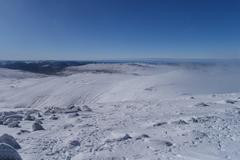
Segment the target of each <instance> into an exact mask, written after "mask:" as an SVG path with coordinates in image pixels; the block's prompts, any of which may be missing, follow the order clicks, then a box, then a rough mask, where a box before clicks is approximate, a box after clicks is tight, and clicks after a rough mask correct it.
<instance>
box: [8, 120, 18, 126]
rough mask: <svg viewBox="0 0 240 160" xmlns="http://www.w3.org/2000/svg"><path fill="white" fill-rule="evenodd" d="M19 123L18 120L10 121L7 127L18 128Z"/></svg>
mask: <svg viewBox="0 0 240 160" xmlns="http://www.w3.org/2000/svg"><path fill="white" fill-rule="evenodd" d="M19 124H20V122H19V121H13V122H11V123H8V127H9V128H19V127H20V126H19Z"/></svg>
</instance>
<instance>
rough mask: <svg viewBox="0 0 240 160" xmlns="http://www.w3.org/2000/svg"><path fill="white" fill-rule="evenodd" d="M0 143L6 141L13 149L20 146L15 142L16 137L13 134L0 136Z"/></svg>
mask: <svg viewBox="0 0 240 160" xmlns="http://www.w3.org/2000/svg"><path fill="white" fill-rule="evenodd" d="M0 143H6V144H8V145H10V146H12V147H13V148H15V149H20V148H21V146H20V145H19V144H18V143H17V141H16V139H15V138H14V137H13V136H11V135H8V134H3V135H2V136H1V137H0Z"/></svg>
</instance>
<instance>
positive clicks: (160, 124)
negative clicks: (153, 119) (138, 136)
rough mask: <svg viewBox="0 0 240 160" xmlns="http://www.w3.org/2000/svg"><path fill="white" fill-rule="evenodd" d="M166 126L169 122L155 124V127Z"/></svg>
mask: <svg viewBox="0 0 240 160" xmlns="http://www.w3.org/2000/svg"><path fill="white" fill-rule="evenodd" d="M165 124H167V122H159V123H155V124H154V125H153V127H159V126H163V125H165Z"/></svg>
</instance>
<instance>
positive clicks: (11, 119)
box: [3, 114, 23, 125]
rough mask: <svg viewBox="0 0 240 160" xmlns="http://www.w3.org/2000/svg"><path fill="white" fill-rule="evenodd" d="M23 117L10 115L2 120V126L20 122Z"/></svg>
mask: <svg viewBox="0 0 240 160" xmlns="http://www.w3.org/2000/svg"><path fill="white" fill-rule="evenodd" d="M22 119H23V116H22V115H17V114H16V115H10V116H6V117H4V118H3V125H8V124H9V123H12V122H15V121H22Z"/></svg>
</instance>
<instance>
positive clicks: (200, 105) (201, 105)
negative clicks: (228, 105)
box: [195, 102, 209, 107]
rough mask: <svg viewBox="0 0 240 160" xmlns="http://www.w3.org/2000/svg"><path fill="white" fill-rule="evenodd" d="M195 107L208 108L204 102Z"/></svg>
mask: <svg viewBox="0 0 240 160" xmlns="http://www.w3.org/2000/svg"><path fill="white" fill-rule="evenodd" d="M195 106H196V107H208V106H209V105H208V104H206V103H204V102H200V103H197V104H195Z"/></svg>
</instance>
